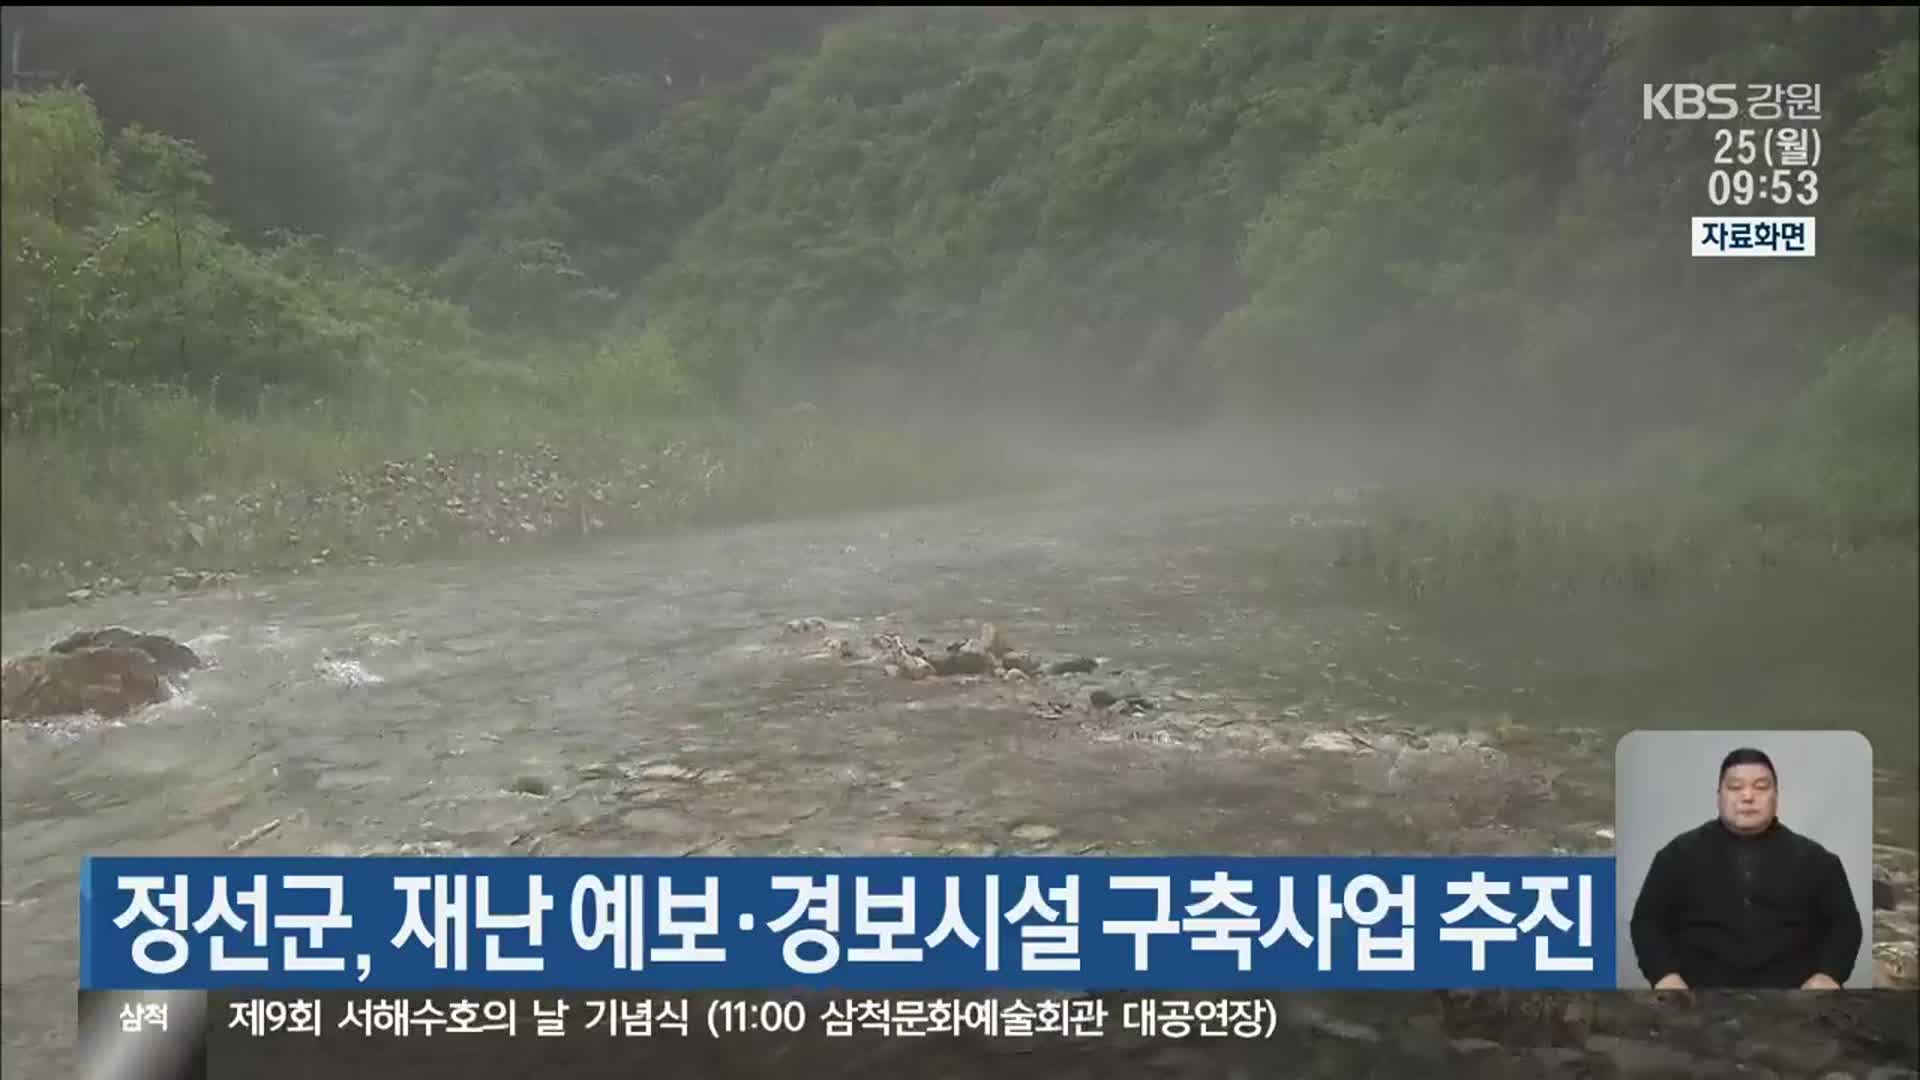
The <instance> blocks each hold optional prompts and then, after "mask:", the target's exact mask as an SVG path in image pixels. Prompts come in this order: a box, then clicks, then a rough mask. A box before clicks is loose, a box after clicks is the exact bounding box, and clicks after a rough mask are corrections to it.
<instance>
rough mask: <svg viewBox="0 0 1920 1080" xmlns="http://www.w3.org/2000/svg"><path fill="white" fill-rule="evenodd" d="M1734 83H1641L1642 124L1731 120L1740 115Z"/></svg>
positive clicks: (1736, 87)
mask: <svg viewBox="0 0 1920 1080" xmlns="http://www.w3.org/2000/svg"><path fill="white" fill-rule="evenodd" d="M1738 90H1739V87H1738V86H1736V85H1734V84H1733V83H1643V84H1641V87H1640V118H1641V119H1642V120H1654V119H1659V120H1731V119H1733V118H1734V117H1736V116H1739V115H1740V101H1739V99H1738V98H1737V97H1735V96H1734V94H1735V92H1736V91H1738Z"/></svg>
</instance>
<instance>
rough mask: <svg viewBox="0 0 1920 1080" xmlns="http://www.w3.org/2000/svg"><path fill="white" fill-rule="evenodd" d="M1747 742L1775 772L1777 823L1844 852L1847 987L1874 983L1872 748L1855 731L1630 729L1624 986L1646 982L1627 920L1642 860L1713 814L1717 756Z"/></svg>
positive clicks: (1621, 874) (1619, 836)
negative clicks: (1850, 933)
mask: <svg viewBox="0 0 1920 1080" xmlns="http://www.w3.org/2000/svg"><path fill="white" fill-rule="evenodd" d="M1741 746H1752V747H1757V748H1759V749H1760V750H1763V751H1765V752H1766V754H1767V756H1768V757H1770V758H1772V759H1773V767H1774V770H1775V771H1776V772H1777V773H1778V774H1779V778H1780V787H1779V802H1780V806H1779V814H1780V820H1781V822H1783V823H1784V824H1785V825H1786V826H1787V827H1788V828H1790V829H1792V830H1794V831H1795V832H1798V833H1800V834H1802V835H1804V836H1808V837H1811V838H1813V839H1815V840H1818V841H1819V842H1820V843H1821V844H1823V845H1825V847H1826V849H1827V850H1828V851H1831V852H1833V853H1834V854H1835V855H1837V856H1839V857H1840V863H1841V865H1842V866H1844V867H1846V871H1847V883H1848V884H1849V885H1850V886H1852V888H1853V902H1854V906H1855V907H1856V908H1858V909H1859V911H1860V928H1861V931H1862V933H1861V938H1860V956H1859V959H1858V960H1857V961H1856V962H1855V964H1854V968H1853V975H1852V977H1851V978H1849V979H1848V980H1847V981H1846V982H1845V983H1844V985H1845V986H1846V987H1847V988H1848V989H1855V988H1859V989H1871V988H1872V986H1873V978H1874V976H1873V746H1872V744H1871V743H1869V742H1868V741H1867V737H1866V736H1865V735H1862V734H1860V733H1859V732H1857V731H1634V732H1629V733H1628V734H1627V735H1625V736H1624V737H1622V738H1621V740H1620V743H1619V745H1618V746H1617V747H1615V749H1614V774H1613V775H1614V799H1613V814H1614V817H1613V837H1614V858H1615V886H1614V887H1615V889H1616V890H1617V895H1618V903H1617V906H1616V909H1615V927H1616V930H1617V933H1618V937H1617V945H1616V950H1617V951H1616V956H1617V959H1618V963H1619V977H1620V987H1621V988H1622V989H1625V990H1644V989H1646V988H1647V980H1646V978H1645V977H1644V976H1642V975H1641V974H1640V965H1639V962H1638V958H1637V956H1636V954H1635V952H1634V948H1633V936H1632V935H1631V934H1630V933H1628V931H1627V924H1628V922H1629V921H1630V920H1631V919H1632V918H1633V902H1634V901H1635V900H1637V899H1639V896H1640V884H1641V882H1643V881H1645V880H1646V876H1647V867H1648V866H1650V865H1652V863H1653V857H1654V855H1656V854H1658V853H1659V851H1660V849H1661V848H1662V847H1664V846H1666V843H1667V841H1669V840H1672V839H1673V838H1674V837H1675V836H1678V835H1680V834H1681V833H1683V832H1685V831H1686V830H1688V829H1691V828H1693V827H1694V826H1696V825H1699V824H1701V823H1703V822H1706V821H1710V820H1712V819H1713V818H1714V817H1715V816H1716V815H1717V814H1718V813H1719V807H1718V803H1717V802H1716V799H1715V793H1716V789H1717V787H1718V785H1719V777H1720V759H1721V758H1724V757H1726V756H1727V753H1728V751H1731V750H1733V749H1734V748H1736V747H1741Z"/></svg>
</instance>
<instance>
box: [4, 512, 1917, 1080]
mask: <svg viewBox="0 0 1920 1080" xmlns="http://www.w3.org/2000/svg"><path fill="white" fill-rule="evenodd" d="M1326 496H1327V492H1326V491H1325V490H1324V489H1316V490H1298V489H1296V490H1291V491H1288V490H1281V489H1280V487H1279V485H1277V484H1266V485H1263V484H1259V483H1251V482H1244V481H1243V482H1239V483H1236V484H1233V485H1230V486H1223V487H1222V488H1220V489H1212V490H1208V489H1203V488H1200V487H1198V486H1188V487H1187V488H1186V489H1185V490H1182V489H1181V488H1180V486H1179V485H1175V486H1174V488H1173V489H1172V490H1171V491H1164V490H1156V491H1147V490H1142V489H1139V488H1130V487H1129V486H1127V485H1125V484H1121V483H1116V482H1115V481H1112V480H1106V481H1101V482H1097V483H1090V484H1084V485H1080V486H1076V487H1072V488H1069V489H1066V490H1064V491H1057V492H1049V493H1042V494H1031V495H1022V496H1015V497H1009V498H1006V499H1004V500H999V501H993V502H987V503H974V504H969V505H965V506H944V507H937V508H932V509H918V510H912V511H901V512H889V513H877V514H869V515H864V516H859V517H843V518H838V519H834V520H830V521H811V522H800V523H783V524H774V525H762V526H755V527H749V528H741V529H734V530H728V531H725V532H720V533H714V534H708V535H701V536H693V537H682V538H677V539H671V540H664V541H655V542H646V543H631V544H624V545H614V546H606V547H601V548H598V549H596V550H594V551H592V552H590V553H583V554H570V555H566V556H563V557H549V558H544V559H529V560H525V561H509V560H505V559H501V560H489V561H485V562H479V563H447V564H440V565H434V566H427V567H412V568H390V569H380V570H367V571H353V572H330V573H327V574H325V575H323V576H319V577H313V578H300V579H292V580H285V581H274V582H259V581H250V580H242V581H241V582H239V583H238V584H237V585H236V586H235V587H232V588H229V589H224V590H221V591H216V592H209V593H203V594H195V595H182V596H171V597H137V596H125V597H117V598H111V599H107V600H103V601H98V602H95V603H92V604H90V605H87V606H85V607H66V608H57V609H50V610H41V611H33V612H25V613H20V614H18V615H12V616H9V617H8V618H7V619H6V620H5V623H4V628H3V634H0V638H3V642H4V649H5V652H6V654H7V655H9V656H11V655H15V654H17V653H19V652H21V651H24V650H27V649H31V648H37V647H41V646H44V645H45V644H46V643H47V642H49V641H51V640H53V639H55V638H57V637H58V636H60V635H62V634H64V633H66V632H69V631H71V630H73V629H76V628H80V627H83V626H100V625H109V624H121V625H126V626H130V627H134V628H137V629H140V630H143V631H156V632H161V633H166V634H169V635H171V636H174V637H176V638H178V639H180V640H184V641H189V642H190V643H192V644H193V645H194V646H195V647H196V648H197V649H199V650H200V651H202V652H203V653H204V654H205V655H207V656H208V657H209V658H210V659H211V660H212V662H213V666H212V667H210V668H209V669H207V670H204V671H201V672H198V673H196V674H194V675H193V676H192V678H191V681H190V684H189V687H188V692H187V693H186V694H185V695H183V696H182V697H180V698H178V699H176V700H175V701H173V702H170V703H168V704H165V705H162V706H159V707H156V708H154V709H151V710H149V711H147V712H145V713H143V714H140V715H138V716H136V717H132V718H130V719H128V720H126V721H124V722H117V723H99V722H87V721H65V722H57V723H54V724H51V725H45V726H28V725H12V726H10V727H9V728H8V729H7V730H6V731H5V732H4V739H5V743H4V751H5V752H4V852H5V869H4V881H3V882H0V902H3V903H4V912H3V913H4V935H0V940H3V941H4V983H5V990H4V1014H5V1044H4V1045H5V1051H6V1059H7V1064H6V1069H5V1073H6V1075H7V1076H8V1077H10V1078H14V1077H17V1078H22V1080H26V1078H37V1077H42V1076H54V1075H64V1074H66V1073H67V1071H68V1069H69V1067H70V1066H69V1064H68V1063H69V1060H70V1053H71V1050H70V1048H71V1045H72V1037H73V1011H74V1010H73V1000H74V999H73V996H72V995H73V988H74V980H75V969H76V962H75V957H76V955H77V952H76V933H75V920H74V912H75V910H76V903H77V892H76V885H75V872H76V869H77V867H78V862H79V858H80V856H81V855H82V854H83V853H89V852H91V853H96V854H154V853H171V854H181V855H189V854H218V853H223V852H227V851H229V850H241V851H246V852H249V853H254V854H306V853H320V854H347V853H371V852H419V853H456V852H470V853H476V854H501V853H537V854H547V855H558V854H687V853H703V854H727V853H740V854H763V853H764V854H774V853H804V852H845V853H858V852H869V853H888V852H912V853H921V852H925V853H933V852H952V853H984V852H993V851H1005V852H1013V851H1057V852H1111V853H1161V852H1202V851H1205V852H1234V853H1249V854H1283V853H1315V852H1479V851H1493V852H1508V853H1520V852H1539V851H1549V850H1560V851H1570V852H1604V851H1607V850H1609V847H1610V839H1609V838H1610V836H1611V832H1610V828H1611V825H1612V823H1613V812H1612V797H1613V752H1614V742H1615V740H1616V739H1617V738H1618V737H1619V736H1620V735H1621V734H1622V733H1624V732H1626V731H1629V730H1632V729H1634V728H1641V727H1687V726H1700V727H1716V728H1734V727H1745V728H1828V727H1844V728H1852V729H1855V730H1860V731H1863V732H1865V733H1866V734H1867V735H1868V736H1869V737H1870V738H1871V739H1872V740H1873V742H1874V747H1875V754H1876V766H1877V767H1878V769H1879V775H1878V778H1877V782H1876V800H1877V807H1878V809H1877V821H1878V823H1879V826H1880V832H1881V836H1880V837H1879V839H1880V840H1881V841H1882V842H1883V843H1884V844H1885V845H1887V847H1886V848H1884V849H1883V851H1895V852H1897V851H1898V850H1900V849H1911V848H1913V847H1914V845H1915V836H1914V830H1915V816H1916V811H1915V792H1916V770H1917V769H1920V747H1917V745H1916V743H1917V740H1920V736H1916V716H1917V715H1920V706H1917V705H1916V689H1915V684H1916V679H1915V667H1914V663H1915V660H1914V658H1915V655H1916V642H1915V626H1916V618H1915V611H1914V602H1913V582H1912V580H1911V578H1906V579H1904V581H1901V582H1896V583H1894V584H1893V585H1892V586H1891V587H1889V586H1888V584H1887V583H1885V582H1856V583H1851V584H1847V585H1841V586H1835V585H1833V584H1831V583H1822V584H1821V585H1820V586H1819V587H1817V588H1815V587H1813V586H1807V587H1804V588H1796V587H1795V586H1793V585H1792V584H1791V583H1782V584H1781V585H1780V586H1779V587H1778V588H1777V589H1772V590H1768V591H1766V592H1765V593H1764V595H1748V594H1745V593H1740V594H1734V595H1725V594H1714V595H1705V596H1702V595H1696V596H1693V597H1691V598H1682V599H1675V600H1671V601H1668V602H1666V606H1664V607H1661V608H1657V609H1656V608H1650V607H1648V606H1646V605H1637V606H1636V605H1631V604H1626V603H1620V604H1615V605H1611V606H1607V605H1602V606H1600V607H1599V608H1596V609H1595V610H1593V611H1587V612H1583V613H1580V614H1578V615H1569V614H1567V613H1564V612H1559V613H1556V612H1549V611H1545V610H1543V609H1540V608H1537V607H1533V606H1529V605H1525V604H1511V605H1505V606H1492V605H1491V604H1490V605H1489V606H1487V607H1485V608H1482V609H1480V610H1473V609H1470V608H1462V607H1459V606H1453V607H1448V608H1445V609H1439V608H1435V609H1432V610H1428V609H1424V608H1422V609H1409V608H1407V607H1405V606H1404V605H1400V606H1396V605H1393V604H1389V603H1387V602H1386V601H1384V600H1382V599H1381V598H1379V597H1376V596H1371V595H1368V594H1365V593H1361V592H1357V591H1356V588H1355V586H1354V585H1352V584H1351V583H1349V582H1345V581H1342V580H1340V579H1338V578H1336V577H1335V576H1333V575H1331V574H1330V572H1329V569H1328V559H1329V554H1330V548H1329V545H1328V540H1327V536H1326V532H1325V530H1324V529H1323V528H1320V527H1318V525H1317V524H1316V523H1317V522H1318V521H1320V520H1322V517H1323V516H1324V515H1327V514H1332V513H1337V512H1338V510H1337V507H1334V506H1332V505H1331V504H1330V503H1329V501H1328V499H1327V498H1326ZM1303 512H1304V513H1306V514H1308V515H1309V516H1307V517H1301V516H1299V515H1301V514H1302V513H1303ZM806 616H817V617H820V618H823V619H826V620H831V621H839V622H844V623H847V624H848V625H849V626H850V627H851V628H852V632H853V633H854V635H855V636H856V637H857V638H859V639H860V640H864V639H865V637H866V635H867V634H869V633H871V632H873V631H876V630H881V629H897V630H900V631H901V632H904V633H907V634H908V635H910V636H917V635H924V636H928V637H931V638H933V639H935V640H936V641H939V642H946V641H950V640H957V639H960V638H964V637H967V636H968V635H970V634H973V633H976V632H978V628H979V624H980V623H981V621H983V620H990V621H992V622H993V623H995V624H996V625H997V626H999V627H1000V628H1001V629H1002V630H1003V631H1004V632H1005V633H1006V634H1007V635H1008V636H1009V637H1010V638H1011V640H1012V641H1013V642H1014V644H1015V645H1017V646H1019V647H1023V648H1028V649H1031V650H1033V651H1035V652H1036V653H1038V654H1041V655H1042V656H1043V657H1046V658H1056V657H1061V656H1090V657H1099V658H1101V659H1102V661H1103V666H1102V667H1101V669H1100V670H1099V671H1097V672H1096V673H1094V674H1092V675H1084V676H1062V677H1049V678H1045V679H1039V680H1034V681H1032V682H1030V683H1025V684H1008V683H1002V682H998V681H993V680H974V679H941V680H929V681H926V682H910V681H907V680H902V679H888V678H886V677H885V676H884V675H883V674H881V673H880V672H879V671H878V670H876V669H874V668H873V667H870V666H863V665H859V664H855V663H849V662H845V661H841V660H837V659H831V658H827V657H823V656H819V655H815V653H816V651H817V649H818V648H819V640H818V636H817V635H808V634H791V633H788V632H786V631H785V630H784V629H783V624H784V623H785V622H787V621H788V620H792V619H796V618H800V617H806ZM1097 688H1104V689H1109V690H1111V691H1113V692H1115V693H1117V694H1120V695H1122V696H1125V695H1126V694H1130V693H1131V694H1138V695H1140V696H1143V697H1145V698H1147V699H1149V700H1150V701H1152V702H1153V704H1154V706H1155V708H1154V709H1152V710H1151V711H1149V712H1146V713H1144V714H1142V715H1113V714H1112V713H1111V712H1101V711H1097V710H1093V709H1091V708H1090V707H1089V706H1088V705H1087V694H1088V692H1089V691H1090V690H1092V689H1097ZM1709 782H1710V781H1709ZM1890 857H1891V856H1890ZM1906 871H1907V872H1910V871H1911V867H1910V866H1908V867H1906ZM1909 892H1910V890H1909ZM1906 900H1907V902H1906V903H1905V904H1904V906H1903V907H1902V909H1901V910H1900V911H1899V912H1897V913H1891V912H1883V913H1881V915H1882V920H1881V921H1882V922H1883V923H1885V924H1886V926H1887V927H1888V929H1882V930H1881V931H1879V934H1880V936H1882V937H1885V936H1887V935H1888V934H1889V933H1893V934H1896V935H1904V937H1905V938H1906V939H1908V940H1911V938H1912V937H1913V928H1912V925H1911V923H1912V921H1913V908H1912V906H1911V902H1910V901H1911V896H1910V895H1909V896H1908V897H1907V898H1906Z"/></svg>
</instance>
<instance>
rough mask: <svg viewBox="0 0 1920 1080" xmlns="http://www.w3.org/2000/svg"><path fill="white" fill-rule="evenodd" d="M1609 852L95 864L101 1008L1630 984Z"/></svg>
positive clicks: (93, 985)
mask: <svg viewBox="0 0 1920 1080" xmlns="http://www.w3.org/2000/svg"><path fill="white" fill-rule="evenodd" d="M1613 881H1614V863H1613V860H1612V859H1611V858H1608V857H1498V856H1487V857H1461V856H1447V857H1431V858H1371V857H1368V858H1359V857H1343V858H1292V857H1288V858H1254V857H1232V856H1221V857H1210V856H1171V857H1152V858H1109V857H1097V856H1084V857H1052V856H1006V857H991V858H929V857H885V858H867V857H825V856H823V857H765V858H744V857H698V858H666V857H662V858H403V857H372V858H240V857H232V858H148V857H140V858H121V857H115V858H89V859H87V860H86V864H85V868H84V872H83V877H82V883H81V894H80V896H81V899H80V905H81V910H80V930H81V938H80V985H81V987H82V988H83V989H92V990H161V989H202V990H214V989H297V990H325V989H346V990H355V989H364V990H373V989H379V990H412V991H429V990H448V989H461V990H489V989H500V990H514V989H517V990H600V991H619V990H634V991H645V990H682V991H691V990H709V989H713V990H718V989H733V990H743V989H835V990H866V991H882V990H955V991H957V990H970V989H979V990H997V989H1005V990H1015V989H1083V990H1165V991H1175V990H1309V989H1318V990H1323V989H1405V990H1414V989H1446V988H1462V989H1466V988H1482V987H1484V988H1511V989H1547V988H1561V989H1609V990H1610V989H1613V988H1614V987H1615V986H1616V983H1615V971H1614V885H1613Z"/></svg>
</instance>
